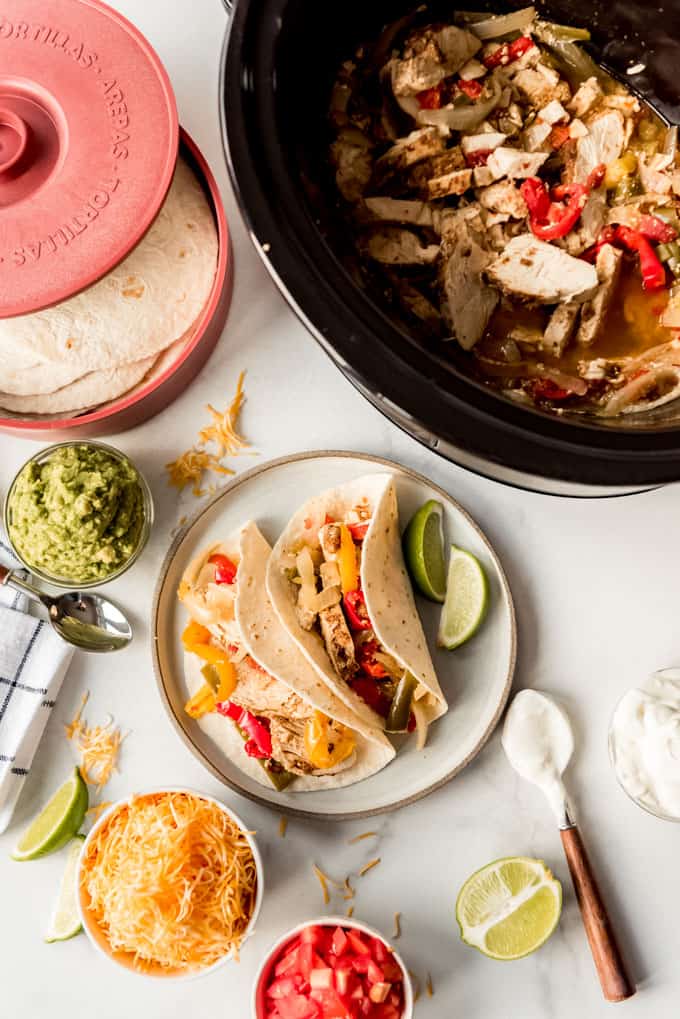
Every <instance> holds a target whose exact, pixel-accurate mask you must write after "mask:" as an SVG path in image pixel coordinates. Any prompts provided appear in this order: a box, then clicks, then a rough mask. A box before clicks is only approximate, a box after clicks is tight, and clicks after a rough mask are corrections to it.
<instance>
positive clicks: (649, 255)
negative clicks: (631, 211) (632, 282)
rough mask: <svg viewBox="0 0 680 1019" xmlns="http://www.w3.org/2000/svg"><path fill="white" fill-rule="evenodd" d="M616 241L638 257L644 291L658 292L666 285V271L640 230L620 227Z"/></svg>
mask: <svg viewBox="0 0 680 1019" xmlns="http://www.w3.org/2000/svg"><path fill="white" fill-rule="evenodd" d="M616 240H617V241H618V242H619V244H620V245H621V246H622V247H624V248H625V249H626V250H627V251H633V252H635V254H636V255H637V256H638V258H639V260H640V273H641V275H642V288H643V290H658V289H659V288H660V287H664V286H665V285H666V270H665V269H664V267H663V264H662V262H661V261H660V260H659V258H658V256H657V254H656V252H655V251H654V248H653V247H652V245H651V244H650V243H649V241H648V240H647V238H646V237H643V235H642V234H641V233H640V231H639V230H632V229H631V228H630V227H629V226H623V225H619V226H617V228H616Z"/></svg>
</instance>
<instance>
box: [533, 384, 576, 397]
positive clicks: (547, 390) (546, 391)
mask: <svg viewBox="0 0 680 1019" xmlns="http://www.w3.org/2000/svg"><path fill="white" fill-rule="evenodd" d="M531 392H532V393H533V395H534V397H535V398H536V399H538V400H566V399H567V398H568V397H570V396H572V395H573V394H572V393H570V392H569V390H568V389H562V387H561V386H558V385H557V383H556V382H553V380H552V379H536V380H535V381H534V382H532V383H531Z"/></svg>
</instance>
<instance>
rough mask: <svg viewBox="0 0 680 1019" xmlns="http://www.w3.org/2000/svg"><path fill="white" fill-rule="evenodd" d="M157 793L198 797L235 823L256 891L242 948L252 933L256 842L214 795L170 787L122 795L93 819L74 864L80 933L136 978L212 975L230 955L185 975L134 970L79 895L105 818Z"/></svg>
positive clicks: (260, 883)
mask: <svg viewBox="0 0 680 1019" xmlns="http://www.w3.org/2000/svg"><path fill="white" fill-rule="evenodd" d="M159 793H187V794H188V795H190V796H198V797H200V798H201V799H203V800H208V802H210V803H214V804H215V805H216V806H217V807H219V808H220V810H222V811H224V813H225V814H226V815H227V816H228V817H230V818H231V820H232V821H233V822H234V823H235V824H237V825H238V827H239V828H240V829H241V831H242V832H243V833H244V835H245V837H246V840H247V842H248V845H249V846H250V850H251V852H252V854H253V859H254V860H255V869H256V870H257V892H256V895H255V905H254V907H253V913H252V916H251V918H250V923H249V924H248V927H247V928H246V931H245V934H244V935H243V939H242V941H241V944H242V945H243V944H244V943H245V942H246V941H247V939H248V938H249V937H250V936H251V935H252V934H254V932H255V924H256V923H257V918H258V915H259V912H260V908H261V906H262V897H263V894H264V869H263V866H262V857H261V856H260V851H259V849H258V848H257V843H256V842H255V839H254V838H253V836H252V834H251V832H250V829H249V827H248V825H247V824H245V822H244V821H243V820H242V819H241V818H240V817H239V816H238V814H235V813H234V811H233V810H231V809H230V808H229V807H227V806H226V805H225V804H224V803H221V802H220V801H219V800H216V799H215V797H214V796H208V795H207V794H206V793H201V792H198V791H197V790H196V789H186V788H184V787H183V786H170V787H168V786H164V787H162V788H157V789H145V790H144V792H141V793H131V794H130V796H126V797H125V798H124V799H122V800H118V802H117V803H113V804H112V805H111V806H110V807H109V808H108V810H105V811H104V813H103V814H102V815H101V817H99V818H98V819H97V821H96V823H95V824H94V825H93V826H92V828H91V830H90V831H89V832H88V834H87V838H86V839H85V841H84V842H83V848H82V850H81V852H80V859H79V861H78V868H77V873H76V889H77V896H76V898H77V902H78V912H79V914H80V920H81V923H82V925H83V930H84V931H85V933H86V934H87V936H88V938H89V939H90V942H91V944H92V945H93V946H94V947H95V948H96V950H97V951H98V952H99V953H100V954H102V955H103V956H105V957H106V958H107V959H109V960H110V961H111V962H113V963H115V964H116V965H117V966H120V967H121V968H123V969H126V970H128V971H129V972H130V973H135V974H136V975H137V976H141V977H147V978H150V979H152V980H195V979H196V978H197V977H202V976H205V975H206V974H208V973H212V972H214V971H215V970H216V969H219V968H220V967H221V966H224V965H225V963H227V962H229V960H230V959H231V958H232V955H231V953H230V954H228V955H225V956H224V957H223V958H222V959H218V960H217V962H215V963H213V964H212V966H206V967H205V968H204V969H198V970H188V971H186V972H185V971H182V972H174V971H170V972H165V971H163V970H162V969H160V968H159V969H158V970H157V971H155V970H140V969H136V968H135V966H134V965H133V962H132V957H131V956H129V955H126V954H125V953H122V952H114V951H112V949H111V948H110V946H109V944H108V942H107V940H106V936H105V934H104V933H103V931H102V930H101V929H100V928H99V927H98V926H97V924H95V923H94V921H93V919H92V917H91V915H90V913H89V912H88V909H87V904H86V903H85V902H84V901H83V894H82V889H81V876H82V864H83V860H84V858H85V854H86V853H87V849H88V846H89V845H90V842H91V841H92V839H93V838H94V836H95V834H96V832H98V831H99V829H100V828H101V827H102V825H104V824H106V822H107V821H108V820H109V818H110V817H111V816H112V815H113V814H114V813H115V812H116V811H117V810H120V809H121V807H124V806H126V805H127V804H128V803H130V802H131V801H132V800H133V799H140V798H143V797H145V796H156V795H158V794H159Z"/></svg>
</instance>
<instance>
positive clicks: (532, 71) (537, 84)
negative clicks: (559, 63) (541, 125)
mask: <svg viewBox="0 0 680 1019" xmlns="http://www.w3.org/2000/svg"><path fill="white" fill-rule="evenodd" d="M512 83H513V85H514V86H515V88H516V89H517V90H518V91H519V93H520V95H521V96H522V98H523V99H524V100H525V101H526V102H528V103H529V104H530V105H531V106H533V107H534V109H537V110H539V109H541V108H542V107H544V106H547V105H548V103H551V102H553V101H555V100H556V101H557V102H559V103H566V102H567V101H568V100H569V98H570V97H571V90H570V88H569V85H568V84H567V83H566V81H562V80H561V79H560V76H559V74H558V73H557V71H554V70H553V69H552V67H546V66H545V64H537V65H536V67H526V68H524V70H522V71H520V72H519V74H516V75H515V76H514V78H513V80H512Z"/></svg>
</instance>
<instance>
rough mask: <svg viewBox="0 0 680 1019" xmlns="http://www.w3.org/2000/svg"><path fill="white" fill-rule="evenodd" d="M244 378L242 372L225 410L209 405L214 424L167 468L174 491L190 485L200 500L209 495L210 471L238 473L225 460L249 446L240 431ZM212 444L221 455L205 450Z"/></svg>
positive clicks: (202, 431)
mask: <svg viewBox="0 0 680 1019" xmlns="http://www.w3.org/2000/svg"><path fill="white" fill-rule="evenodd" d="M244 377H245V372H241V374H240V375H239V377H238V382H237V384H236V393H235V395H234V398H233V400H232V401H231V403H230V404H229V406H228V407H227V409H226V410H225V411H218V410H215V408H214V407H213V406H212V404H210V403H209V404H208V405H207V410H208V411H209V412H210V414H211V415H212V418H213V422H212V424H209V425H206V426H205V428H202V429H201V430H200V431H199V433H198V442H197V443H196V444H195V445H194V446H192V447H191V449H188V450H187V451H186V452H185V453H182V455H181V456H178V457H177V459H176V460H172V461H171V462H170V463H167V464H166V465H165V468H166V470H167V472H168V484H169V485H172V487H173V488H177V489H179V491H180V492H181V491H182V489H184V488H185V487H186V486H187V485H193V488H192V492H193V494H194V495H195V496H196V497H197V498H200V497H201V496H203V495H205V494H206V489H205V488H201V481H202V479H203V475H204V473H206V471H212V472H213V473H214V474H223V475H224V474H234V473H235V472H234V471H233V470H232V469H231V468H230V467H225V465H224V464H223V463H222V462H221V461H222V460H223V459H224V458H225V457H226V456H237V455H238V454H239V453H240V452H242V451H243V449H245V448H246V447H248V443H247V442H246V440H245V439H244V438H243V436H242V435H239V434H238V432H237V431H236V424H237V421H238V416H239V414H240V412H241V408H242V406H243V404H244V402H245V393H244V391H243V379H244ZM209 442H213V443H215V445H216V446H217V453H211V452H208V450H206V449H204V448H203V447H204V446H205V445H206V444H207V443H209ZM216 490H217V489H216V486H215V485H210V486H209V488H208V490H207V491H211V492H212V491H216Z"/></svg>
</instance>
